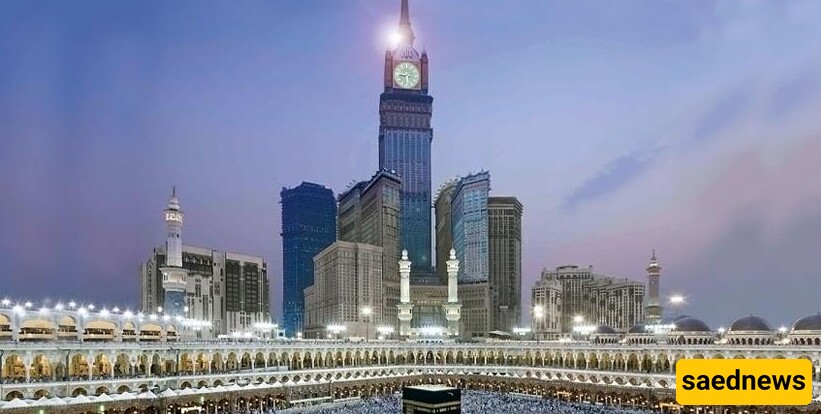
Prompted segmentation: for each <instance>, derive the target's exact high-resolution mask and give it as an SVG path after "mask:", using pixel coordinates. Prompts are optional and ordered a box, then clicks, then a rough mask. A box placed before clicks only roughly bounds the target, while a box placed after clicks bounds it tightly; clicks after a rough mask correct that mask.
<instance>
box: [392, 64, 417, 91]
mask: <svg viewBox="0 0 821 414" xmlns="http://www.w3.org/2000/svg"><path fill="white" fill-rule="evenodd" d="M393 80H394V82H396V84H397V85H399V86H400V87H402V88H405V89H410V88H413V87H415V86H416V85H418V84H419V68H417V67H416V65H414V64H413V63H409V62H402V63H400V64H398V65H396V67H395V68H394V69H393Z"/></svg>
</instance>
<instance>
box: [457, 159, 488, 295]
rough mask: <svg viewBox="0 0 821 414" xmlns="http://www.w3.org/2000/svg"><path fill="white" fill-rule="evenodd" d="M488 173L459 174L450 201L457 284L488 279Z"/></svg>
mask: <svg viewBox="0 0 821 414" xmlns="http://www.w3.org/2000/svg"><path fill="white" fill-rule="evenodd" d="M489 192H490V174H489V173H487V172H481V173H478V174H472V175H468V176H465V177H462V178H461V179H460V180H459V182H458V183H457V184H456V189H455V190H454V191H453V199H452V201H451V214H452V218H451V220H452V224H453V248H454V249H455V250H456V258H457V259H459V262H460V263H462V265H461V266H460V267H459V283H476V282H487V281H488V236H487V226H488V213H487V200H488V193H489Z"/></svg>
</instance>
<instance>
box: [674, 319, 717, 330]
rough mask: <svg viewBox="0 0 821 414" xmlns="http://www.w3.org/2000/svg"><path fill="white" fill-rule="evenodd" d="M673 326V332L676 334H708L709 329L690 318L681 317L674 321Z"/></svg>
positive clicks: (698, 320) (704, 324)
mask: <svg viewBox="0 0 821 414" xmlns="http://www.w3.org/2000/svg"><path fill="white" fill-rule="evenodd" d="M674 324H675V325H676V327H675V329H673V330H674V331H676V332H710V327H709V326H707V324H706V323H704V322H702V321H701V319H697V318H694V317H692V316H682V317H680V318H678V319H676V320H675V322H674Z"/></svg>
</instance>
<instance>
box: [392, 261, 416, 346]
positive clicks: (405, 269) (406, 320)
mask: <svg viewBox="0 0 821 414" xmlns="http://www.w3.org/2000/svg"><path fill="white" fill-rule="evenodd" d="M410 269H411V262H410V260H408V251H407V250H402V260H400V261H399V304H398V305H396V307H397V308H399V336H410V334H411V330H410V322H411V319H413V303H411V300H410Z"/></svg>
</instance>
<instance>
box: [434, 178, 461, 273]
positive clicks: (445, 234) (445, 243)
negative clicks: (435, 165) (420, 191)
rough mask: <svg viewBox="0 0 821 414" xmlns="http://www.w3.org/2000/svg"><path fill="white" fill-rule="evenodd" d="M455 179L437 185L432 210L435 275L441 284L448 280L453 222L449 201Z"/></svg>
mask: <svg viewBox="0 0 821 414" xmlns="http://www.w3.org/2000/svg"><path fill="white" fill-rule="evenodd" d="M455 189H456V180H450V181H447V182H445V183H444V184H442V186H440V187H439V191H438V192H437V193H436V202H435V203H434V210H435V212H436V221H435V223H436V276H437V277H438V278H439V282H440V283H442V284H445V283H447V280H448V265H447V261H448V257H449V252H450V249H451V248H453V223H452V222H451V209H450V202H451V199H452V198H453V191H454V190H455Z"/></svg>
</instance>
